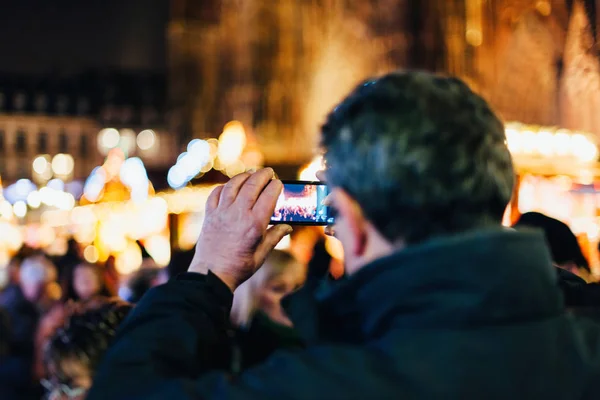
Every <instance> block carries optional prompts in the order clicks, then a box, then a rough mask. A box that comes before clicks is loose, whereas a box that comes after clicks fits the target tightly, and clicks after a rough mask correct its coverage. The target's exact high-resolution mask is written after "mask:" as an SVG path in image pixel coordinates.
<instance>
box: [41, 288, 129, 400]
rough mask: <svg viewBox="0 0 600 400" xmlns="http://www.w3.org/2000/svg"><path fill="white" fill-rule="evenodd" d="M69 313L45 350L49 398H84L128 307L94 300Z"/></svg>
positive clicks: (106, 300) (108, 300)
mask: <svg viewBox="0 0 600 400" xmlns="http://www.w3.org/2000/svg"><path fill="white" fill-rule="evenodd" d="M78 306H79V307H77V305H76V306H75V308H74V309H72V310H70V315H69V316H67V318H66V321H65V322H64V324H63V326H61V327H60V328H58V329H57V330H56V331H55V333H54V334H53V336H52V337H51V338H50V340H49V342H48V344H47V346H46V350H45V363H46V370H47V371H48V373H49V376H48V379H47V380H44V382H43V383H44V386H45V387H46V389H47V391H48V394H49V396H48V397H49V399H52V400H61V399H65V400H66V399H70V400H77V399H85V396H86V392H87V391H88V390H89V388H90V387H91V385H92V381H93V378H94V373H95V371H96V368H97V366H98V364H99V362H100V360H101V359H102V357H103V356H104V353H105V352H106V350H107V349H108V347H109V345H110V344H111V342H112V340H113V338H114V336H115V333H116V331H117V328H118V327H119V325H120V324H121V322H122V321H123V320H124V319H125V317H126V316H127V314H128V313H129V311H130V310H131V307H132V306H131V305H130V304H129V303H126V302H123V301H122V300H118V299H106V298H95V299H93V300H91V301H89V302H88V303H86V304H81V303H80V304H79V305H78Z"/></svg>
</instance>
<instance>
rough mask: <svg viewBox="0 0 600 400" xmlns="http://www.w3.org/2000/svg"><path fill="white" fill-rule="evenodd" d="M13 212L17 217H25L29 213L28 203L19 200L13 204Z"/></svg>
mask: <svg viewBox="0 0 600 400" xmlns="http://www.w3.org/2000/svg"><path fill="white" fill-rule="evenodd" d="M13 212H14V213H15V216H16V217H17V218H24V217H25V216H26V215H27V204H26V203H25V202H24V201H21V200H19V201H17V202H16V203H15V204H14V205H13Z"/></svg>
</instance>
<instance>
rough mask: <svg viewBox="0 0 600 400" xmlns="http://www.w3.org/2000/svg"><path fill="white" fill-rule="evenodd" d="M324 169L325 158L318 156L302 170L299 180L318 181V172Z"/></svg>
mask: <svg viewBox="0 0 600 400" xmlns="http://www.w3.org/2000/svg"><path fill="white" fill-rule="evenodd" d="M324 169H325V166H324V165H323V157H322V156H317V157H315V158H314V159H313V160H312V161H311V162H310V164H308V165H306V166H305V167H304V168H302V169H301V170H300V174H299V175H298V179H300V180H301V181H317V180H318V179H317V172H319V171H322V170H324Z"/></svg>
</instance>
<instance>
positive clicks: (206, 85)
mask: <svg viewBox="0 0 600 400" xmlns="http://www.w3.org/2000/svg"><path fill="white" fill-rule="evenodd" d="M597 2H598V1H597V0H549V1H539V0H444V1H439V0H419V1H411V0H378V1H374V0H353V1H345V0H322V1H317V0H288V1H277V2H272V1H264V0H247V1H238V0H210V1H202V2H199V1H194V0H172V2H171V19H170V24H169V29H168V37H167V41H168V47H169V50H168V51H169V84H170V91H169V99H170V104H171V108H172V110H173V113H172V118H171V120H170V121H169V124H170V126H171V129H172V131H173V132H177V133H178V135H179V136H180V137H182V138H184V139H183V140H184V141H185V140H188V139H189V138H190V137H207V136H213V137H215V136H218V135H219V133H220V130H221V129H222V127H223V125H224V124H225V123H226V122H228V121H229V120H233V119H236V120H240V121H242V122H243V123H244V125H245V126H246V127H247V128H248V129H249V131H250V132H251V134H253V135H254V137H255V138H256V140H257V141H258V144H259V146H260V148H261V150H262V151H263V153H264V155H265V159H266V162H267V163H269V164H271V165H273V164H298V163H302V162H305V161H306V160H307V159H309V158H310V156H311V155H312V154H313V151H314V150H315V148H316V147H317V138H318V134H317V133H318V127H319V125H320V123H321V122H322V121H323V119H324V117H325V116H326V112H327V110H329V109H331V107H332V106H333V105H334V104H335V103H336V102H337V101H338V100H339V99H340V98H341V97H342V96H343V95H344V94H346V93H347V92H348V91H349V90H350V89H351V88H352V87H353V86H354V85H355V84H357V83H358V82H360V81H361V80H363V79H365V78H368V77H370V76H373V75H377V74H380V73H383V72H386V71H390V70H393V69H397V68H419V69H426V70H433V71H440V72H446V73H450V74H453V75H458V76H461V77H463V78H465V79H466V80H467V81H468V82H469V83H470V84H471V85H472V86H473V87H474V88H475V90H477V91H479V92H481V93H482V94H483V95H484V96H485V97H486V98H488V99H489V100H490V101H491V103H492V104H493V105H494V107H495V108H496V109H497V110H498V111H499V112H500V113H501V114H502V115H503V116H504V118H505V119H506V120H516V121H521V122H524V123H534V124H542V125H547V126H552V125H557V126H562V127H565V128H569V129H574V130H586V131H591V132H595V133H598V134H600V116H597V115H596V114H597V113H596V112H595V110H596V109H597V107H595V105H600V90H598V89H600V67H599V65H598V49H597V40H596V39H597V36H598V29H597V26H598V24H597V20H598V17H597V13H596V7H597V5H596V3H597Z"/></svg>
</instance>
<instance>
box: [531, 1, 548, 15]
mask: <svg viewBox="0 0 600 400" xmlns="http://www.w3.org/2000/svg"><path fill="white" fill-rule="evenodd" d="M535 8H536V9H537V10H538V12H539V13H540V14H542V15H543V16H544V17H547V16H549V15H550V14H551V13H552V5H551V4H550V2H549V1H538V2H537V3H536V5H535Z"/></svg>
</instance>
